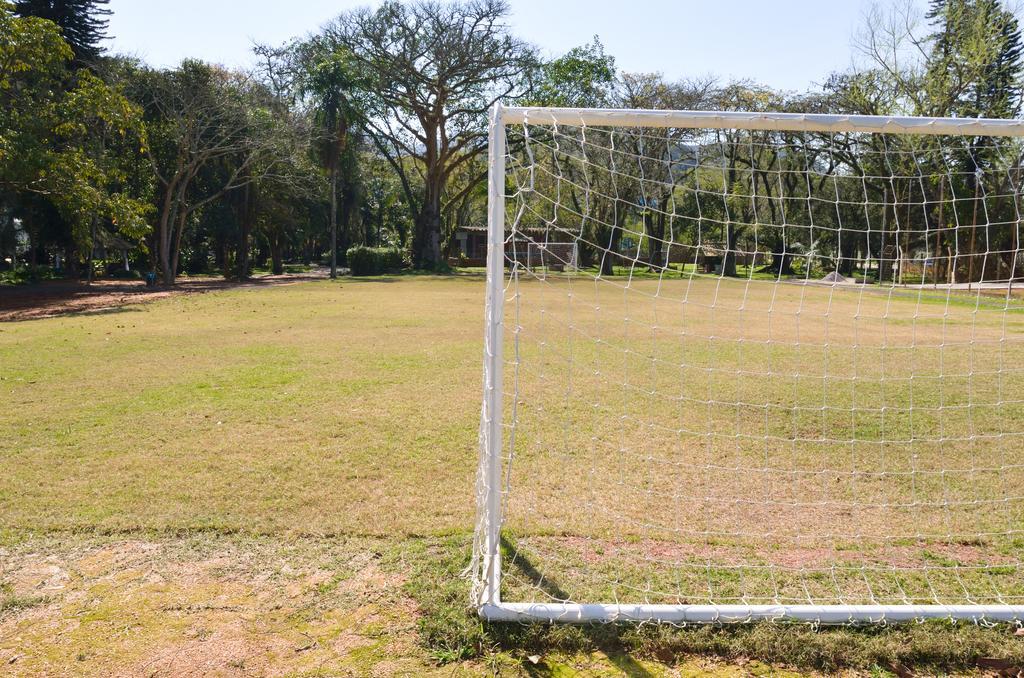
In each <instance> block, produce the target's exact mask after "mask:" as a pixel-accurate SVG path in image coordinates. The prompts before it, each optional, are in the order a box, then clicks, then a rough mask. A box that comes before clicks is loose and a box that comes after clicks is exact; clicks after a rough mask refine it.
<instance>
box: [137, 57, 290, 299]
mask: <svg viewBox="0 0 1024 678" xmlns="http://www.w3.org/2000/svg"><path fill="white" fill-rule="evenodd" d="M135 96H136V97H137V99H138V100H139V101H140V102H141V104H142V106H143V109H144V111H145V116H146V122H147V128H148V130H149V137H150V143H149V146H148V148H147V155H148V157H149V159H150V165H151V167H152V170H153V174H154V176H155V177H156V184H157V195H156V202H157V205H156V206H157V210H158V217H157V231H156V241H155V249H156V253H157V264H158V266H159V268H160V271H161V273H162V274H163V281H164V283H165V284H168V285H170V284H173V283H174V279H175V277H176V276H177V272H178V264H179V258H180V253H181V242H182V238H183V236H184V234H185V231H186V229H187V228H188V225H189V222H190V219H191V218H192V217H193V216H195V215H196V214H198V213H199V211H200V210H202V209H203V208H204V207H205V206H207V205H209V204H210V203H212V202H214V201H215V200H219V199H220V198H222V197H224V196H225V195H226V194H228V193H230V192H232V191H234V190H236V189H240V188H242V187H244V186H247V185H248V184H250V183H252V182H255V181H258V180H260V179H262V178H264V177H267V176H269V175H271V174H272V173H274V172H275V171H277V169H278V168H279V166H280V164H281V163H282V162H284V159H285V157H286V156H287V155H288V152H289V150H288V145H287V144H283V143H282V139H281V137H280V136H278V133H279V132H280V127H279V125H278V120H277V119H276V118H275V116H273V115H267V114H266V112H265V110H262V109H261V108H260V107H259V106H253V105H252V104H253V101H254V99H258V98H259V96H260V93H259V91H258V87H256V85H255V83H253V81H252V79H251V78H249V77H248V76H247V75H245V74H240V73H233V72H230V71H225V70H223V69H219V68H215V67H212V66H210V65H208V64H205V63H202V62H199V61H194V60H186V61H184V62H182V64H181V66H180V67H179V68H177V69H175V70H173V71H150V70H147V71H144V72H143V73H140V74H139V77H138V78H137V83H136V85H135Z"/></svg>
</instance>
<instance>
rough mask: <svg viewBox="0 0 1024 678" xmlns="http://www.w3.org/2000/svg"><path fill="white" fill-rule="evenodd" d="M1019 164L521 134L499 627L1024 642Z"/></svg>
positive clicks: (498, 348) (506, 350) (500, 430)
mask: <svg viewBox="0 0 1024 678" xmlns="http://www.w3.org/2000/svg"><path fill="white" fill-rule="evenodd" d="M1022 136H1024V122H1020V121H1005V120H952V119H922V118H876V117H866V116H826V115H795V114H782V113H708V112H678V111H611V110H607V111H605V110H565V109H543V108H504V109H502V108H498V109H495V111H494V114H493V119H492V126H491V153H490V164H491V165H490V166H491V183H490V228H489V234H490V236H489V237H490V241H489V259H488V287H487V289H488V294H487V312H486V318H487V323H486V340H485V364H484V402H483V411H482V417H481V428H480V471H479V476H478V495H479V497H478V498H479V521H478V528H477V533H476V540H475V548H474V567H473V572H474V576H475V580H474V586H473V596H474V604H475V605H476V606H477V607H478V609H479V610H480V613H481V614H482V615H483V616H484V617H486V618H489V619H493V620H530V619H539V620H556V621H558V620H560V621H608V620H632V621H667V622H676V623H684V622H691V621H694V622H698V621H707V622H719V621H743V620H752V619H799V620H807V621H813V622H820V623H845V622H867V621H877V622H885V621H900V620H911V619H921V618H927V617H945V618H962V619H975V620H979V621H981V620H990V621H993V620H1012V619H1020V618H1022V617H1024V570H1022V567H1021V554H1022V553H1024V303H1022V301H1021V296H1020V294H1019V292H1018V289H1017V288H1016V285H1019V284H1020V283H1019V282H1018V280H1020V279H1021V277H1022V276H1024V261H1022V259H1021V256H1020V254H1021V247H1020V245H1021V242H1020V237H1021V214H1022V210H1024V205H1022V204H1021V189H1022V173H1021V172H1022V150H1024V144H1022ZM556 243H557V246H553V245H552V244H556ZM538 262H539V263H538Z"/></svg>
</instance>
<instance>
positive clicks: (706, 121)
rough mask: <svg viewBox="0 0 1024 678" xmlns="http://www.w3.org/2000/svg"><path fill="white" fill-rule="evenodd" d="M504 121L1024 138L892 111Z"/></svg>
mask: <svg viewBox="0 0 1024 678" xmlns="http://www.w3.org/2000/svg"><path fill="white" fill-rule="evenodd" d="M493 118H494V116H492V119H493ZM497 122H498V123H499V124H501V125H519V124H532V125H583V126H590V127H675V128H680V129H744V130H775V131H780V130H781V131H793V132H836V133H839V132H850V133H873V134H927V135H984V136H993V137H994V136H1006V137H1020V136H1024V120H1003V119H995V118H923V117H901V116H887V115H828V114H823V113H777V112H746V111H656V110H637V109H617V108H542V107H530V106H520V107H507V108H501V109H500V110H499V111H498V112H497Z"/></svg>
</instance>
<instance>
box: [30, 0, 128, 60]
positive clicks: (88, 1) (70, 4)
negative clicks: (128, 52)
mask: <svg viewBox="0 0 1024 678" xmlns="http://www.w3.org/2000/svg"><path fill="white" fill-rule="evenodd" d="M108 4H110V0H15V3H14V7H15V12H17V14H19V15H20V16H23V17H29V16H32V17H39V18H41V19H47V20H49V21H52V22H53V23H55V24H57V26H59V27H60V30H61V34H62V35H63V36H64V40H66V41H67V43H68V44H69V45H70V46H71V49H72V50H74V53H75V58H76V59H77V60H78V61H79V62H80V63H82V62H90V61H93V60H95V59H96V58H97V57H99V56H100V54H101V53H102V52H103V49H102V48H101V47H100V43H101V42H102V41H103V40H104V39H106V37H107V36H106V30H107V24H108V23H109V19H108V18H107V17H109V16H110V14H111V11H110V10H109V9H107V5H108Z"/></svg>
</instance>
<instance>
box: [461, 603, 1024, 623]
mask: <svg viewBox="0 0 1024 678" xmlns="http://www.w3.org/2000/svg"><path fill="white" fill-rule="evenodd" d="M478 612H479V614H480V617H482V618H483V619H485V620H487V621H492V622H559V623H565V624H588V623H609V622H633V623H644V622H666V623H675V624H684V623H692V624H731V623H741V622H754V621H779V622H784V621H793V622H810V623H817V624H859V623H864V624H867V623H872V624H877V623H887V622H910V621H919V620H923V619H947V620H963V621H971V622H975V623H979V622H1014V621H1021V620H1024V605H647V604H637V605H623V604H598V603H595V604H576V603H499V604H496V605H481V606H480V607H479V608H478Z"/></svg>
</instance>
